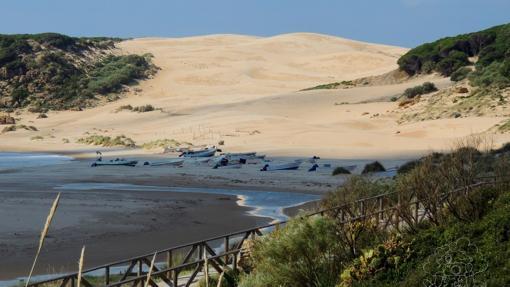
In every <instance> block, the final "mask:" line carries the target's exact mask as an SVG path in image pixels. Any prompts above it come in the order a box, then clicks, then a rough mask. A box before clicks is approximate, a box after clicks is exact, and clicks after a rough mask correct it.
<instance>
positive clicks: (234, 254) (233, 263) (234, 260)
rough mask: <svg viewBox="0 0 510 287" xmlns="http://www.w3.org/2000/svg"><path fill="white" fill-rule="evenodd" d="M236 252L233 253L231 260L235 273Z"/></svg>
mask: <svg viewBox="0 0 510 287" xmlns="http://www.w3.org/2000/svg"><path fill="white" fill-rule="evenodd" d="M237 254H238V253H237V252H235V253H233V254H232V255H233V257H234V258H233V260H232V269H233V270H234V271H235V270H237Z"/></svg>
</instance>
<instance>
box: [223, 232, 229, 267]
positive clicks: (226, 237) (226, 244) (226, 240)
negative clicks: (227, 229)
mask: <svg viewBox="0 0 510 287" xmlns="http://www.w3.org/2000/svg"><path fill="white" fill-rule="evenodd" d="M229 241H230V238H229V236H228V235H227V236H225V239H224V241H223V245H225V253H228V250H229V249H230V246H229V245H230V242H229ZM227 265H228V254H226V255H225V266H227Z"/></svg>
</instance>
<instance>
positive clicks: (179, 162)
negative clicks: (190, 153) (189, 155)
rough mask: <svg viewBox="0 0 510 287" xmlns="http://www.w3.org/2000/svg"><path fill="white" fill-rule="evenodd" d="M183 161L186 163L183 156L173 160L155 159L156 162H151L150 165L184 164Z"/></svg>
mask: <svg viewBox="0 0 510 287" xmlns="http://www.w3.org/2000/svg"><path fill="white" fill-rule="evenodd" d="M183 163H184V159H183V158H175V159H171V160H168V161H155V162H151V163H149V165H150V166H165V165H170V166H182V164H183Z"/></svg>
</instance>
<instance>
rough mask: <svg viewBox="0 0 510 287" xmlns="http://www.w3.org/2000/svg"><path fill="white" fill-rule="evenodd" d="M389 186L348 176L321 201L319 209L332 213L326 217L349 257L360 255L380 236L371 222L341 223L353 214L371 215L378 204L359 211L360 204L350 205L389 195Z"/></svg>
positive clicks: (368, 205)
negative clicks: (332, 220)
mask: <svg viewBox="0 0 510 287" xmlns="http://www.w3.org/2000/svg"><path fill="white" fill-rule="evenodd" d="M389 189H390V184H389V183H387V182H383V181H376V182H372V181H370V180H368V179H366V178H363V177H361V176H353V177H350V178H349V179H348V180H347V181H346V182H345V183H344V185H342V186H341V187H340V188H339V189H337V190H336V191H334V192H329V193H328V194H327V195H326V196H325V198H324V199H323V200H322V201H321V207H322V208H324V209H329V210H331V211H330V212H327V213H326V215H327V216H328V217H331V218H333V219H334V220H335V225H336V228H337V234H338V236H337V237H338V240H339V241H340V242H341V243H342V244H343V245H344V246H345V248H346V249H347V250H348V251H349V254H351V255H352V256H359V255H360V254H359V253H360V252H361V250H362V249H363V248H364V247H365V246H367V245H368V244H371V243H373V242H374V241H377V240H380V237H381V236H383V234H382V233H381V232H380V230H379V229H378V227H377V225H374V223H373V221H371V220H369V219H368V220H366V221H358V222H354V223H350V224H345V223H344V218H343V217H342V216H339V214H345V215H347V216H350V215H354V214H361V213H362V212H363V213H365V214H370V213H372V212H375V211H376V210H377V208H378V205H374V204H371V205H370V204H367V205H365V206H364V207H363V209H364V210H363V211H362V210H361V207H360V205H358V204H351V203H352V202H354V201H356V200H358V199H361V198H367V197H372V196H375V195H378V194H383V193H386V192H388V190H389Z"/></svg>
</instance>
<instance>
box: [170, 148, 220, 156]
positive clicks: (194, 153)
mask: <svg viewBox="0 0 510 287" xmlns="http://www.w3.org/2000/svg"><path fill="white" fill-rule="evenodd" d="M217 151H218V149H217V148H215V147H212V148H206V149H202V150H196V151H185V152H183V153H182V154H181V155H179V156H180V157H212V156H214V154H215V153H216V152H217Z"/></svg>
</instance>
